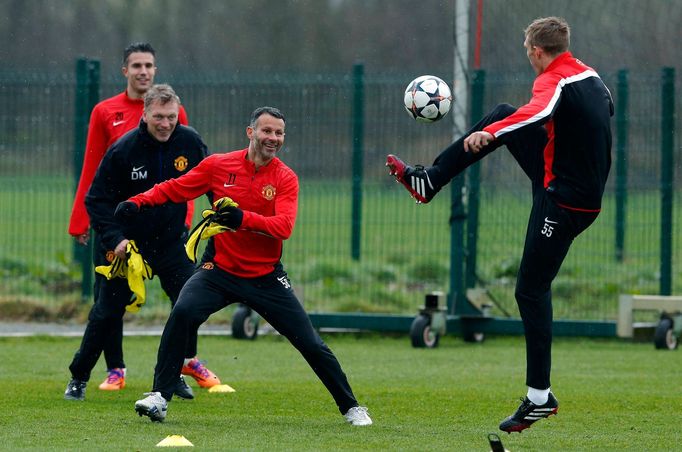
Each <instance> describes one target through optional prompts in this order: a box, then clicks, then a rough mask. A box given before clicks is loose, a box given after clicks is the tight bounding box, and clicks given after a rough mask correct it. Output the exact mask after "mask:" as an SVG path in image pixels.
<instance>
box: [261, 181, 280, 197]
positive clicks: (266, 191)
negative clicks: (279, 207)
mask: <svg viewBox="0 0 682 452" xmlns="http://www.w3.org/2000/svg"><path fill="white" fill-rule="evenodd" d="M261 193H262V194H263V198H265V199H267V200H268V201H272V200H273V199H274V198H275V195H276V194H277V192H276V191H275V187H273V186H272V185H270V184H268V185H266V186H265V187H263V190H262V191H261Z"/></svg>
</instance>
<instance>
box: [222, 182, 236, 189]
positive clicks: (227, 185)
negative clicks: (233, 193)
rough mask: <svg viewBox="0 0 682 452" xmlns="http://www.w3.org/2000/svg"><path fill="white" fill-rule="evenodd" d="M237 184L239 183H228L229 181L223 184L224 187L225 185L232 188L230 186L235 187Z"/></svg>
mask: <svg viewBox="0 0 682 452" xmlns="http://www.w3.org/2000/svg"><path fill="white" fill-rule="evenodd" d="M235 185H237V184H227V183H224V184H223V187H225V188H230V187H234V186H235Z"/></svg>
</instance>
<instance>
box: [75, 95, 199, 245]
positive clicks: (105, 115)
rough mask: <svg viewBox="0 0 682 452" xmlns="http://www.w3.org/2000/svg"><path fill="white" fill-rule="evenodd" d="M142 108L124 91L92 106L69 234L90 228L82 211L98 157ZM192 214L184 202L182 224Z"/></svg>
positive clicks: (180, 117)
mask: <svg viewBox="0 0 682 452" xmlns="http://www.w3.org/2000/svg"><path fill="white" fill-rule="evenodd" d="M143 110H144V102H143V101H142V99H131V98H130V97H128V94H127V92H126V91H124V92H122V93H121V94H117V95H115V96H113V97H110V98H108V99H105V100H103V101H101V102H100V103H98V104H97V105H95V108H93V109H92V113H91V114H90V124H89V126H88V138H87V142H86V145H85V156H84V158H83V169H82V171H81V177H80V180H79V181H78V189H77V190H76V195H75V197H74V200H73V208H72V210H71V219H70V220H69V234H71V235H72V236H74V237H75V236H79V235H82V234H85V233H86V232H88V229H89V228H90V217H89V216H88V212H87V210H85V195H86V194H87V193H88V190H89V189H90V185H92V180H93V179H94V178H95V173H96V172H97V168H98V167H99V164H100V162H101V161H102V157H104V154H105V153H106V152H107V150H108V149H109V147H111V145H112V144H114V142H115V141H116V140H118V139H119V138H121V137H122V136H123V134H125V133H126V132H128V131H129V130H132V129H134V128H135V127H137V126H138V124H139V123H140V118H141V117H142V111H143ZM178 122H179V123H180V124H183V125H187V123H188V122H187V113H186V112H185V109H184V107H183V106H182V105H181V106H180V112H179V115H178ZM193 214H194V205H193V204H191V203H190V204H188V205H187V217H186V219H185V222H186V224H188V225H191V224H192V216H193Z"/></svg>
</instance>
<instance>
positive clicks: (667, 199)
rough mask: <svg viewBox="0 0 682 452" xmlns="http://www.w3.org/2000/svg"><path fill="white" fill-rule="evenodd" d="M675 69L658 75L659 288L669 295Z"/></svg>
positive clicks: (666, 69)
mask: <svg viewBox="0 0 682 452" xmlns="http://www.w3.org/2000/svg"><path fill="white" fill-rule="evenodd" d="M674 115H675V68H672V67H664V68H663V71H662V74H661V286H660V291H659V292H660V295H671V293H672V256H673V253H672V238H673V178H674V169H675V166H674V161H673V160H674V158H673V154H674V142H675V118H674Z"/></svg>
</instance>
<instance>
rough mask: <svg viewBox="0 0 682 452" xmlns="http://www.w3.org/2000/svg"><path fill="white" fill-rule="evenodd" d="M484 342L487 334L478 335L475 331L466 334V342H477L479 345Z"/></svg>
mask: <svg viewBox="0 0 682 452" xmlns="http://www.w3.org/2000/svg"><path fill="white" fill-rule="evenodd" d="M484 340H485V334H483V333H478V332H475V331H473V332H471V331H468V332H466V333H464V342H476V343H477V344H478V343H481V342H483V341H484Z"/></svg>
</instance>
